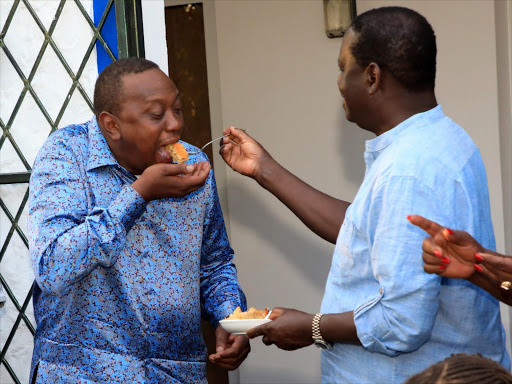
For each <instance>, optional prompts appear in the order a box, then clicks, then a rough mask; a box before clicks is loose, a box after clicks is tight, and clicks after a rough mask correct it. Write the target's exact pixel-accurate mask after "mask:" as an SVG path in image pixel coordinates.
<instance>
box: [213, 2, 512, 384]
mask: <svg viewBox="0 0 512 384" xmlns="http://www.w3.org/2000/svg"><path fill="white" fill-rule="evenodd" d="M436 52H437V50H436V39H435V35H434V31H433V30H432V27H431V26H430V24H429V23H428V22H427V20H426V19H425V18H424V17H423V16H421V15H419V14H418V13H417V12H414V11H412V10H410V9H407V8H403V7H384V8H378V9H374V10H371V11H368V12H365V13H363V14H361V15H359V16H357V18H355V19H354V21H353V23H352V25H351V27H350V28H349V30H348V31H347V33H346V34H345V36H344V37H343V42H342V45H341V51H340V55H339V58H338V65H339V68H340V72H341V73H340V75H339V77H338V87H339V90H340V92H341V95H342V96H343V99H344V102H343V107H344V109H345V113H346V116H347V119H348V120H349V121H352V122H354V123H356V124H358V125H359V126H360V127H361V128H363V129H365V130H368V131H370V132H373V133H374V134H375V135H376V136H377V137H376V138H374V139H372V140H369V141H367V143H366V151H365V154H364V160H365V162H366V174H365V177H364V180H363V183H362V185H361V186H360V188H359V191H358V193H357V195H356V197H355V199H354V201H353V202H352V204H349V203H348V202H346V201H342V200H339V199H336V198H334V197H331V196H328V195H326V194H324V193H322V192H320V191H318V190H316V189H314V188H312V187H311V186H309V185H307V184H306V183H304V182H303V181H302V180H300V179H298V178H297V177H296V176H294V175H292V174H291V173H290V172H288V171H287V170H286V169H284V168H283V167H282V166H280V165H279V164H278V163H277V162H276V161H275V160H274V159H273V158H272V157H271V156H270V155H269V154H268V152H267V151H266V150H264V148H262V147H261V145H259V144H258V143H257V142H255V141H254V140H253V139H252V138H250V137H249V135H247V134H246V133H245V132H243V131H241V130H237V129H234V128H230V129H227V130H225V133H230V134H232V136H231V139H232V140H234V141H235V142H237V143H238V145H234V144H231V143H226V144H223V146H222V148H221V154H222V156H223V158H224V160H225V161H226V162H227V163H228V164H229V165H230V166H231V167H232V168H233V169H234V170H235V171H238V172H240V173H241V174H243V175H247V176H249V177H253V178H254V179H256V181H257V182H258V183H259V184H260V185H261V186H262V187H264V188H266V189H267V190H268V191H270V192H271V193H273V194H274V195H275V196H276V197H278V198H279V199H280V200H281V201H282V202H283V203H285V204H286V205H287V206H288V207H289V208H290V209H291V210H292V211H293V212H294V213H295V214H296V215H297V216H298V217H299V218H300V219H301V220H302V221H303V222H304V223H305V224H306V225H307V226H308V227H309V228H310V229H311V230H313V231H314V232H315V233H316V234H318V235H319V236H321V237H323V238H324V239H326V240H328V241H330V242H332V243H335V244H336V247H335V250H334V255H333V259H332V266H331V270H330V273H329V277H328V279H327V284H326V288H325V295H324V299H323V302H322V306H321V312H320V313H318V314H316V315H313V314H308V313H304V312H301V311H297V310H294V309H284V308H274V309H273V311H272V315H271V318H272V319H274V321H272V322H270V323H267V324H264V325H262V326H260V327H257V328H254V329H253V330H251V331H249V332H248V336H249V337H250V338H253V337H256V336H263V338H262V340H263V342H264V343H265V344H267V345H268V344H275V345H277V346H278V347H279V348H283V349H290V350H291V349H297V348H302V347H305V346H308V345H311V344H313V343H314V344H315V345H317V346H319V347H321V348H323V351H322V382H323V383H335V384H338V383H357V384H376V383H378V384H402V383H403V382H404V381H405V380H406V379H407V378H408V377H409V376H411V375H412V374H414V373H416V372H419V371H422V370H423V369H425V368H427V367H428V366H430V365H432V364H434V363H436V362H437V361H440V360H443V359H445V358H447V357H449V356H450V355H451V354H453V353H466V354H475V353H481V354H482V355H484V356H486V357H489V358H491V359H493V360H495V361H497V362H499V363H500V364H502V365H503V366H505V367H506V368H507V369H509V368H510V359H509V356H508V354H507V351H506V349H505V333H504V330H503V327H502V325H501V321H500V310H499V305H498V304H499V303H498V302H497V300H496V299H494V298H493V297H492V296H491V295H490V294H488V293H487V292H485V291H484V290H482V289H480V288H477V287H475V286H473V285H472V284H471V283H469V282H467V281H463V280H457V279H449V278H443V277H441V276H437V275H428V274H426V273H424V271H423V268H422V264H421V244H422V242H423V239H424V237H425V235H424V233H423V231H422V230H421V229H419V228H417V227H414V226H413V225H411V224H410V223H409V222H408V221H407V216H408V215H409V214H411V213H419V214H422V215H428V217H431V218H432V219H433V220H435V221H437V222H439V223H442V224H443V225H445V226H448V227H451V228H461V229H463V230H465V231H468V232H470V233H471V234H472V235H473V236H474V237H475V238H477V239H478V240H479V241H480V242H481V243H482V245H483V246H484V247H485V248H487V249H494V247H495V244H494V235H493V231H492V222H491V214H490V207H489V195H488V188H487V178H486V173H485V168H484V164H483V162H482V158H481V156H480V152H479V150H478V148H477V147H476V145H475V144H474V143H473V141H472V140H471V138H470V137H469V136H468V134H467V133H466V132H465V131H464V130H463V129H462V128H461V127H460V126H458V125H457V124H456V123H455V122H453V121H452V120H451V119H449V118H448V117H447V116H445V115H444V113H443V110H442V108H441V106H440V105H438V104H437V101H436V97H435V93H434V85H435V74H436ZM322 167H323V168H326V165H325V164H322ZM323 168H321V169H323ZM325 172H329V171H327V170H326V171H325ZM323 313H325V315H323Z"/></svg>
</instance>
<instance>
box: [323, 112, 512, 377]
mask: <svg viewBox="0 0 512 384" xmlns="http://www.w3.org/2000/svg"><path fill="white" fill-rule="evenodd" d="M364 158H365V162H366V174H365V178H364V181H363V183H362V185H361V187H360V189H359V191H358V193H357V195H356V197H355V199H354V202H353V203H352V205H351V206H350V207H349V209H348V210H347V213H346V217H345V221H344V222H343V225H342V227H341V229H340V233H339V235H338V239H337V243H336V248H335V251H334V256H333V260H332V266H331V270H330V273H329V277H328V280H327V284H326V292H325V296H324V299H323V302H322V309H321V310H322V312H324V313H340V312H347V311H353V312H354V321H355V325H356V328H357V335H358V337H359V340H360V341H361V343H362V344H363V346H362V347H361V346H355V345H350V344H335V345H334V348H333V349H331V350H329V351H323V352H322V382H323V383H336V384H338V383H360V384H363V383H365V384H366V383H368V384H375V383H379V384H388V383H389V384H399V383H403V381H404V380H406V379H407V378H408V377H409V376H411V375H412V374H414V373H417V372H419V371H421V370H423V369H425V368H427V367H428V366H430V365H432V364H433V363H435V362H437V361H440V360H443V359H444V358H446V357H448V356H450V354H452V353H457V352H465V353H481V354H482V355H484V356H486V357H489V358H492V359H493V360H496V361H498V362H499V363H501V364H503V365H504V366H505V367H506V368H509V367H510V360H509V356H508V354H507V352H506V350H505V333H504V330H503V327H502V325H501V321H500V310H499V303H498V302H497V300H496V299H494V298H493V297H492V296H491V295H489V294H488V293H487V292H485V291H483V290H481V289H480V288H478V287H476V286H474V285H472V284H471V283H469V282H467V281H465V280H459V279H447V278H442V277H440V276H438V275H435V274H427V273H425V272H424V271H423V265H422V263H423V262H422V258H421V253H422V250H421V245H422V242H423V240H424V238H425V237H426V236H427V235H426V233H425V232H423V231H422V230H421V229H419V228H417V227H415V226H413V225H411V224H410V223H409V222H408V220H407V215H410V214H419V215H423V216H425V217H427V218H429V219H432V220H434V221H437V222H438V223H440V224H441V225H444V226H447V227H450V228H456V229H461V230H465V231H467V232H469V233H471V234H472V235H473V236H474V237H475V238H476V239H477V240H478V241H480V242H481V244H483V246H484V247H486V248H488V249H494V248H495V242H494V235H493V228H492V222H491V215H490V207H489V196H488V188H487V177H486V173H485V168H484V165H483V162H482V159H481V156H480V152H479V150H478V148H477V147H476V146H475V144H474V143H473V141H472V140H471V138H470V137H469V136H468V135H467V133H466V132H465V131H464V130H463V129H462V128H461V127H459V126H458V125H457V124H456V123H454V122H453V121H452V120H451V119H449V118H448V117H446V116H445V115H444V113H443V111H442V108H441V106H437V107H436V108H434V109H432V110H430V111H427V112H425V113H420V114H417V115H414V116H412V117H411V118H409V119H407V120H406V121H404V122H402V123H401V124H399V125H398V126H396V127H395V128H393V129H391V130H390V131H388V132H385V133H384V134H382V135H380V136H378V137H376V138H375V139H372V140H369V141H368V142H367V143H366V151H365V155H364Z"/></svg>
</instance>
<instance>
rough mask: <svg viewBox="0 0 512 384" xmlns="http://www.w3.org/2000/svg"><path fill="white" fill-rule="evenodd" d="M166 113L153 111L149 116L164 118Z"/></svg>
mask: <svg viewBox="0 0 512 384" xmlns="http://www.w3.org/2000/svg"><path fill="white" fill-rule="evenodd" d="M164 115H165V113H163V112H153V113H150V114H149V117H151V118H152V119H153V120H162V119H163V117H164Z"/></svg>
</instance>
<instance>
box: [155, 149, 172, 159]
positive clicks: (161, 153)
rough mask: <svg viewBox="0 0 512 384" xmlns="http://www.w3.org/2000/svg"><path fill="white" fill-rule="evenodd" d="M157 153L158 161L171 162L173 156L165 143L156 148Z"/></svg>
mask: <svg viewBox="0 0 512 384" xmlns="http://www.w3.org/2000/svg"><path fill="white" fill-rule="evenodd" d="M156 153H157V163H170V162H171V161H172V157H171V155H170V153H169V152H168V151H167V150H166V149H165V145H162V146H161V147H158V149H157V150H156Z"/></svg>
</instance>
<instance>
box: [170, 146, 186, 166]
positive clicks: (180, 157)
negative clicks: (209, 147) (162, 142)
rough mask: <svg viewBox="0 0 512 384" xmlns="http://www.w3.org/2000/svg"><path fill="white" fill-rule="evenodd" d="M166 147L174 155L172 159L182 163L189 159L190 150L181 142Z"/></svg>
mask: <svg viewBox="0 0 512 384" xmlns="http://www.w3.org/2000/svg"><path fill="white" fill-rule="evenodd" d="M165 149H166V150H167V152H169V154H170V155H171V157H172V161H173V162H175V163H178V164H182V163H184V162H185V161H187V160H188V152H187V151H186V149H185V147H184V146H183V144H181V143H174V144H169V145H166V146H165Z"/></svg>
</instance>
